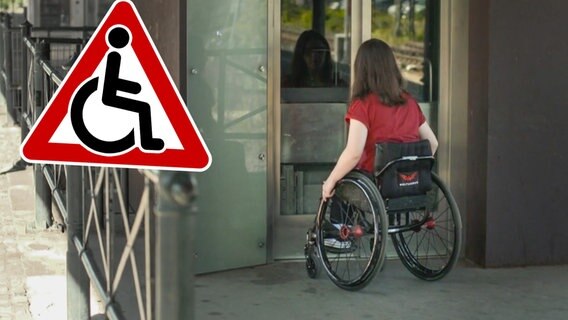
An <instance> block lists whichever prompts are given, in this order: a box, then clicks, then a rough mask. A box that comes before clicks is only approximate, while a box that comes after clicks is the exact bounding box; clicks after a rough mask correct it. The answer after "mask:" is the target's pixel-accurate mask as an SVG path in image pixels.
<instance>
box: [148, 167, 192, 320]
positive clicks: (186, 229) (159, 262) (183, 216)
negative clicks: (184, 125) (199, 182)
mask: <svg viewBox="0 0 568 320" xmlns="http://www.w3.org/2000/svg"><path fill="white" fill-rule="evenodd" d="M196 190H197V189H196V183H195V181H194V180H193V176H191V175H190V174H188V173H185V172H184V173H181V172H171V171H161V172H160V183H159V191H158V208H157V210H156V319H159V320H182V319H183V320H192V319H194V317H195V311H194V306H195V302H194V278H193V277H194V263H193V257H194V241H193V236H194V230H193V229H194V225H195V222H194V220H195V207H194V205H193V204H192V202H193V199H194V197H195V195H196Z"/></svg>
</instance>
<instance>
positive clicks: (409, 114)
mask: <svg viewBox="0 0 568 320" xmlns="http://www.w3.org/2000/svg"><path fill="white" fill-rule="evenodd" d="M351 119H355V120H358V121H360V122H361V123H363V124H364V125H365V127H367V130H368V133H367V141H366V142H365V148H364V150H363V155H362V156H361V160H360V161H359V164H357V168H360V169H363V170H366V171H368V172H373V171H374V168H373V167H374V163H375V144H376V143H379V142H411V141H418V140H420V135H419V134H418V128H419V127H420V126H421V125H422V124H423V123H424V122H425V121H426V118H425V117H424V114H423V113H422V110H420V107H419V106H418V103H417V102H416V100H414V99H413V98H412V97H411V96H410V95H406V103H405V104H403V105H400V106H395V107H393V106H387V105H385V104H383V103H382V102H381V101H380V99H379V98H378V96H377V95H375V94H369V95H368V96H367V97H365V98H363V99H358V100H355V101H354V102H353V103H352V104H351V105H350V106H349V109H348V110H347V115H346V116H345V121H347V122H349V121H350V120H351Z"/></svg>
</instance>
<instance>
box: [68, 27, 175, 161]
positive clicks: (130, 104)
mask: <svg viewBox="0 0 568 320" xmlns="http://www.w3.org/2000/svg"><path fill="white" fill-rule="evenodd" d="M107 40H108V43H109V45H110V46H111V47H112V48H114V49H122V48H124V47H125V46H126V45H128V44H129V42H130V34H129V31H128V30H127V29H126V28H125V27H123V26H118V27H115V28H113V29H112V30H111V31H110V32H109V33H108V34H107ZM120 64H121V55H120V53H119V52H118V51H115V50H112V49H111V51H110V52H109V53H108V54H107V61H106V68H105V76H104V82H103V86H102V103H103V104H105V105H106V106H109V107H113V108H118V109H122V110H126V111H130V112H134V113H137V114H138V122H139V131H140V132H139V133H140V135H139V136H140V148H141V149H142V150H143V151H146V152H157V151H161V150H162V149H164V141H163V140H162V139H159V138H155V137H154V136H153V135H152V117H151V112H150V105H149V104H148V103H146V102H144V101H139V100H135V99H130V98H126V97H122V96H119V95H118V93H119V92H123V93H129V94H133V95H136V94H138V93H140V92H141V90H142V87H141V86H140V84H139V83H138V82H134V81H130V80H126V79H122V78H120V77H119V71H120ZM98 84H99V77H95V78H93V79H91V80H89V81H87V82H86V83H85V84H83V85H82V86H81V87H80V88H79V90H78V91H77V93H76V94H75V97H74V98H73V99H72V102H71V108H70V116H71V124H72V126H73V130H74V131H75V134H76V135H77V137H78V138H79V140H81V142H82V143H83V144H84V145H85V146H87V147H88V148H90V149H92V150H94V151H97V152H100V153H102V154H115V153H120V152H123V151H126V150H128V149H130V148H132V147H133V146H135V144H136V140H135V129H132V130H131V131H130V132H129V133H128V134H126V135H125V136H124V137H122V138H120V139H118V140H114V141H106V140H101V139H99V138H97V137H95V136H94V135H93V134H92V133H91V132H90V131H89V130H88V129H87V126H86V125H85V119H84V117H83V110H84V108H85V103H86V101H87V99H88V98H89V97H90V96H91V95H92V94H93V93H94V92H95V91H97V88H98Z"/></svg>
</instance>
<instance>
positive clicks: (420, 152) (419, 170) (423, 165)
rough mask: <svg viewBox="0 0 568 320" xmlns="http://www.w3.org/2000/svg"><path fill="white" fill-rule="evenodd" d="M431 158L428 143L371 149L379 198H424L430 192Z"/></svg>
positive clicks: (418, 142)
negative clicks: (373, 152)
mask: <svg viewBox="0 0 568 320" xmlns="http://www.w3.org/2000/svg"><path fill="white" fill-rule="evenodd" d="M433 165H434V157H433V156H432V149H431V148H430V143H429V142H428V140H421V141H417V142H404V143H398V142H383V143H378V144H376V146H375V178H376V181H377V187H378V188H379V191H380V192H381V195H382V196H383V198H386V199H387V198H398V197H404V196H411V195H419V194H424V193H426V192H427V191H429V190H430V189H431V188H432V175H431V171H432V166H433Z"/></svg>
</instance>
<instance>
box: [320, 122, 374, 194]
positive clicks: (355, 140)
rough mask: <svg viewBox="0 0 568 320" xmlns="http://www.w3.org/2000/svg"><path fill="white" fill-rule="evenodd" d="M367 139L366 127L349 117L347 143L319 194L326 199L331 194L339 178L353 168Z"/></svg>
mask: <svg viewBox="0 0 568 320" xmlns="http://www.w3.org/2000/svg"><path fill="white" fill-rule="evenodd" d="M366 140H367V127H365V125H364V124H363V123H362V122H361V121H358V120H355V119H351V121H350V123H349V135H348V137H347V145H346V146H345V149H344V150H343V152H342V153H341V156H339V159H338V160H337V163H336V164H335V167H334V168H333V170H332V171H331V173H330V174H329V177H328V178H327V179H326V180H325V182H324V183H323V187H322V192H321V195H322V197H323V198H324V199H327V198H329V197H331V196H332V195H333V189H334V188H335V184H336V183H337V181H339V179H341V178H343V177H344V176H345V175H346V174H347V173H349V171H351V170H353V168H355V166H356V165H357V163H359V160H360V159H361V155H362V154H363V149H364V148H365V141H366Z"/></svg>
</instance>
